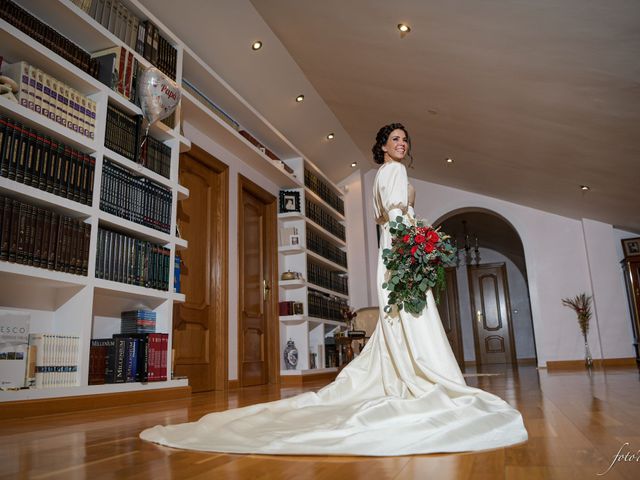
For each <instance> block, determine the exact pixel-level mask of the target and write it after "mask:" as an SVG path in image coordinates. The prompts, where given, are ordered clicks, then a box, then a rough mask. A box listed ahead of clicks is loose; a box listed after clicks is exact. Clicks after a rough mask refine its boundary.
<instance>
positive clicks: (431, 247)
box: [424, 243, 435, 253]
mask: <svg viewBox="0 0 640 480" xmlns="http://www.w3.org/2000/svg"><path fill="white" fill-rule="evenodd" d="M434 249H435V246H434V245H433V243H427V244H426V245H425V246H424V250H425V252H427V253H431V252H433V250H434Z"/></svg>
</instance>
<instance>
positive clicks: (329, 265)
mask: <svg viewBox="0 0 640 480" xmlns="http://www.w3.org/2000/svg"><path fill="white" fill-rule="evenodd" d="M307 255H308V256H309V257H310V258H312V259H313V260H314V262H315V263H319V264H320V265H322V266H323V267H327V268H329V269H331V270H337V271H340V272H344V273H347V269H346V268H345V267H343V266H342V265H338V264H337V263H335V262H332V261H331V260H329V259H327V258H324V257H323V256H322V255H318V254H317V253H316V252H314V251H313V250H309V249H307Z"/></svg>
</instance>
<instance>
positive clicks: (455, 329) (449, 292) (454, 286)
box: [438, 268, 464, 370]
mask: <svg viewBox="0 0 640 480" xmlns="http://www.w3.org/2000/svg"><path fill="white" fill-rule="evenodd" d="M445 275H446V282H447V283H446V285H445V289H444V290H443V291H442V292H440V303H439V304H438V313H439V314H440V320H441V321H442V326H443V327H444V331H445V333H446V334H447V339H448V340H449V344H450V345H451V349H452V350H453V354H454V355H455V357H456V360H457V361H458V365H459V366H460V368H461V369H462V370H464V352H463V349H462V330H461V328H460V308H459V301H458V280H457V275H456V269H455V268H447V269H445Z"/></svg>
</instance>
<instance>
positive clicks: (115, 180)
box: [100, 158, 172, 233]
mask: <svg viewBox="0 0 640 480" xmlns="http://www.w3.org/2000/svg"><path fill="white" fill-rule="evenodd" d="M171 198H172V193H171V190H170V189H168V188H166V187H164V186H162V185H160V184H158V183H156V182H154V181H153V180H150V179H148V178H146V177H140V176H136V175H134V174H132V173H131V172H130V171H129V170H127V169H126V168H124V167H122V166H121V165H119V164H117V163H115V162H111V161H109V159H107V158H105V159H104V166H103V168H102V184H101V189H100V210H102V211H104V212H107V213H110V214H112V215H116V216H118V217H120V218H124V219H125V220H130V221H132V222H135V223H138V224H140V225H144V226H145V227H149V228H153V229H154V230H159V231H161V232H165V233H169V232H170V231H171V228H170V225H171Z"/></svg>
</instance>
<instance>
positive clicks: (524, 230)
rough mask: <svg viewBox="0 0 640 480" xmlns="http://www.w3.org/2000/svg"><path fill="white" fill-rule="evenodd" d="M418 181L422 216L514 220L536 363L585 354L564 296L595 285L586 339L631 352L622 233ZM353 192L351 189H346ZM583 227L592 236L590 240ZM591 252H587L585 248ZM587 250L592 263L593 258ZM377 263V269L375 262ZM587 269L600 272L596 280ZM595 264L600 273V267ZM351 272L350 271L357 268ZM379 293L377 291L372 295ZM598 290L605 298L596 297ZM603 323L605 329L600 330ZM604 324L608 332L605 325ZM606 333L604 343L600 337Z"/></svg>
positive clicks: (613, 351) (366, 188) (371, 257)
mask: <svg viewBox="0 0 640 480" xmlns="http://www.w3.org/2000/svg"><path fill="white" fill-rule="evenodd" d="M374 177H375V170H372V171H369V172H367V173H366V174H365V175H364V177H363V187H362V192H363V193H364V195H363V203H362V209H363V211H364V212H365V213H364V219H365V222H364V223H365V232H366V237H367V238H368V242H367V245H366V248H367V262H368V268H369V270H368V271H369V272H371V273H370V274H369V282H368V283H369V289H370V291H372V292H374V291H375V290H376V285H375V274H374V272H375V265H376V259H377V246H376V232H375V224H374V222H373V205H372V196H371V194H370V193H369V192H371V191H372V188H373V179H374ZM411 182H412V183H413V185H414V187H415V189H416V197H417V198H416V212H417V214H418V216H420V217H423V218H425V219H427V220H428V221H431V222H434V221H437V220H438V219H440V218H441V217H442V216H444V215H446V214H448V213H449V212H452V211H456V210H460V209H467V208H483V209H487V210H490V211H492V212H495V213H496V214H498V215H500V216H502V217H503V218H504V219H505V220H506V221H507V222H509V223H510V224H511V225H512V226H513V227H514V229H515V230H516V231H517V232H518V234H519V235H520V238H521V240H522V244H523V248H524V252H525V261H526V266H527V276H528V279H527V280H528V283H529V293H530V299H531V315H532V318H533V325H534V331H535V337H536V347H537V354H538V364H539V365H540V366H544V365H545V364H546V362H547V361H554V360H574V359H581V358H584V346H583V343H582V341H581V336H580V333H579V330H578V329H577V326H576V324H577V322H576V318H575V314H574V312H573V311H571V310H570V309H569V308H567V307H564V306H563V305H562V303H561V299H562V298H565V297H570V296H574V295H577V294H578V293H581V292H587V293H591V292H592V291H593V292H594V294H595V295H594V296H595V298H596V302H598V312H597V313H598V315H597V322H598V325H599V328H596V319H595V318H594V320H593V322H592V326H593V328H592V329H591V331H590V333H589V344H590V346H591V349H592V353H593V355H594V357H595V358H599V357H601V356H602V354H603V353H604V355H606V357H607V358H611V357H631V356H632V355H633V350H632V346H631V337H630V334H629V331H630V327H629V321H628V313H627V314H625V313H624V312H623V309H625V308H626V305H627V303H626V300H625V299H624V291H623V290H622V283H621V273H620V270H619V266H618V261H619V259H620V258H621V257H620V254H619V245H618V244H619V238H620V233H619V232H616V231H614V229H612V228H611V226H607V228H608V229H609V230H607V231H609V233H605V230H606V229H605V228H604V227H602V226H601V225H597V223H598V222H594V223H595V224H594V223H592V222H591V221H588V220H585V221H584V222H585V223H584V224H585V225H586V230H585V231H583V221H580V220H575V219H572V218H567V217H562V216H560V215H555V214H551V213H548V212H543V211H541V210H536V209H533V208H529V207H525V206H522V205H518V204H515V203H511V202H506V201H503V200H499V199H495V198H491V197H487V196H485V195H478V194H475V193H471V192H466V191H464V190H459V189H456V188H451V187H446V186H443V185H437V184H434V183H430V182H425V181H421V180H415V179H412V180H411ZM347 196H349V194H347ZM585 234H586V235H587V236H589V239H588V240H587V241H585ZM588 248H589V249H590V250H591V251H592V252H593V253H592V254H591V255H590V256H588V255H587V249H588ZM589 258H590V259H591V262H592V263H591V264H589ZM371 267H373V269H372V268H371ZM590 272H592V273H593V275H594V278H595V275H597V276H598V279H597V281H594V282H593V290H592V277H591V276H590ZM596 272H597V273H596ZM352 275H353V274H352ZM371 298H372V300H373V301H375V296H372V297H371ZM598 298H601V300H600V301H598ZM598 330H600V337H601V339H600V338H599V335H598ZM605 330H606V332H607V333H606V335H603V334H602V332H604V331H605ZM600 340H602V347H601V344H600V343H601V342H600Z"/></svg>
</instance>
